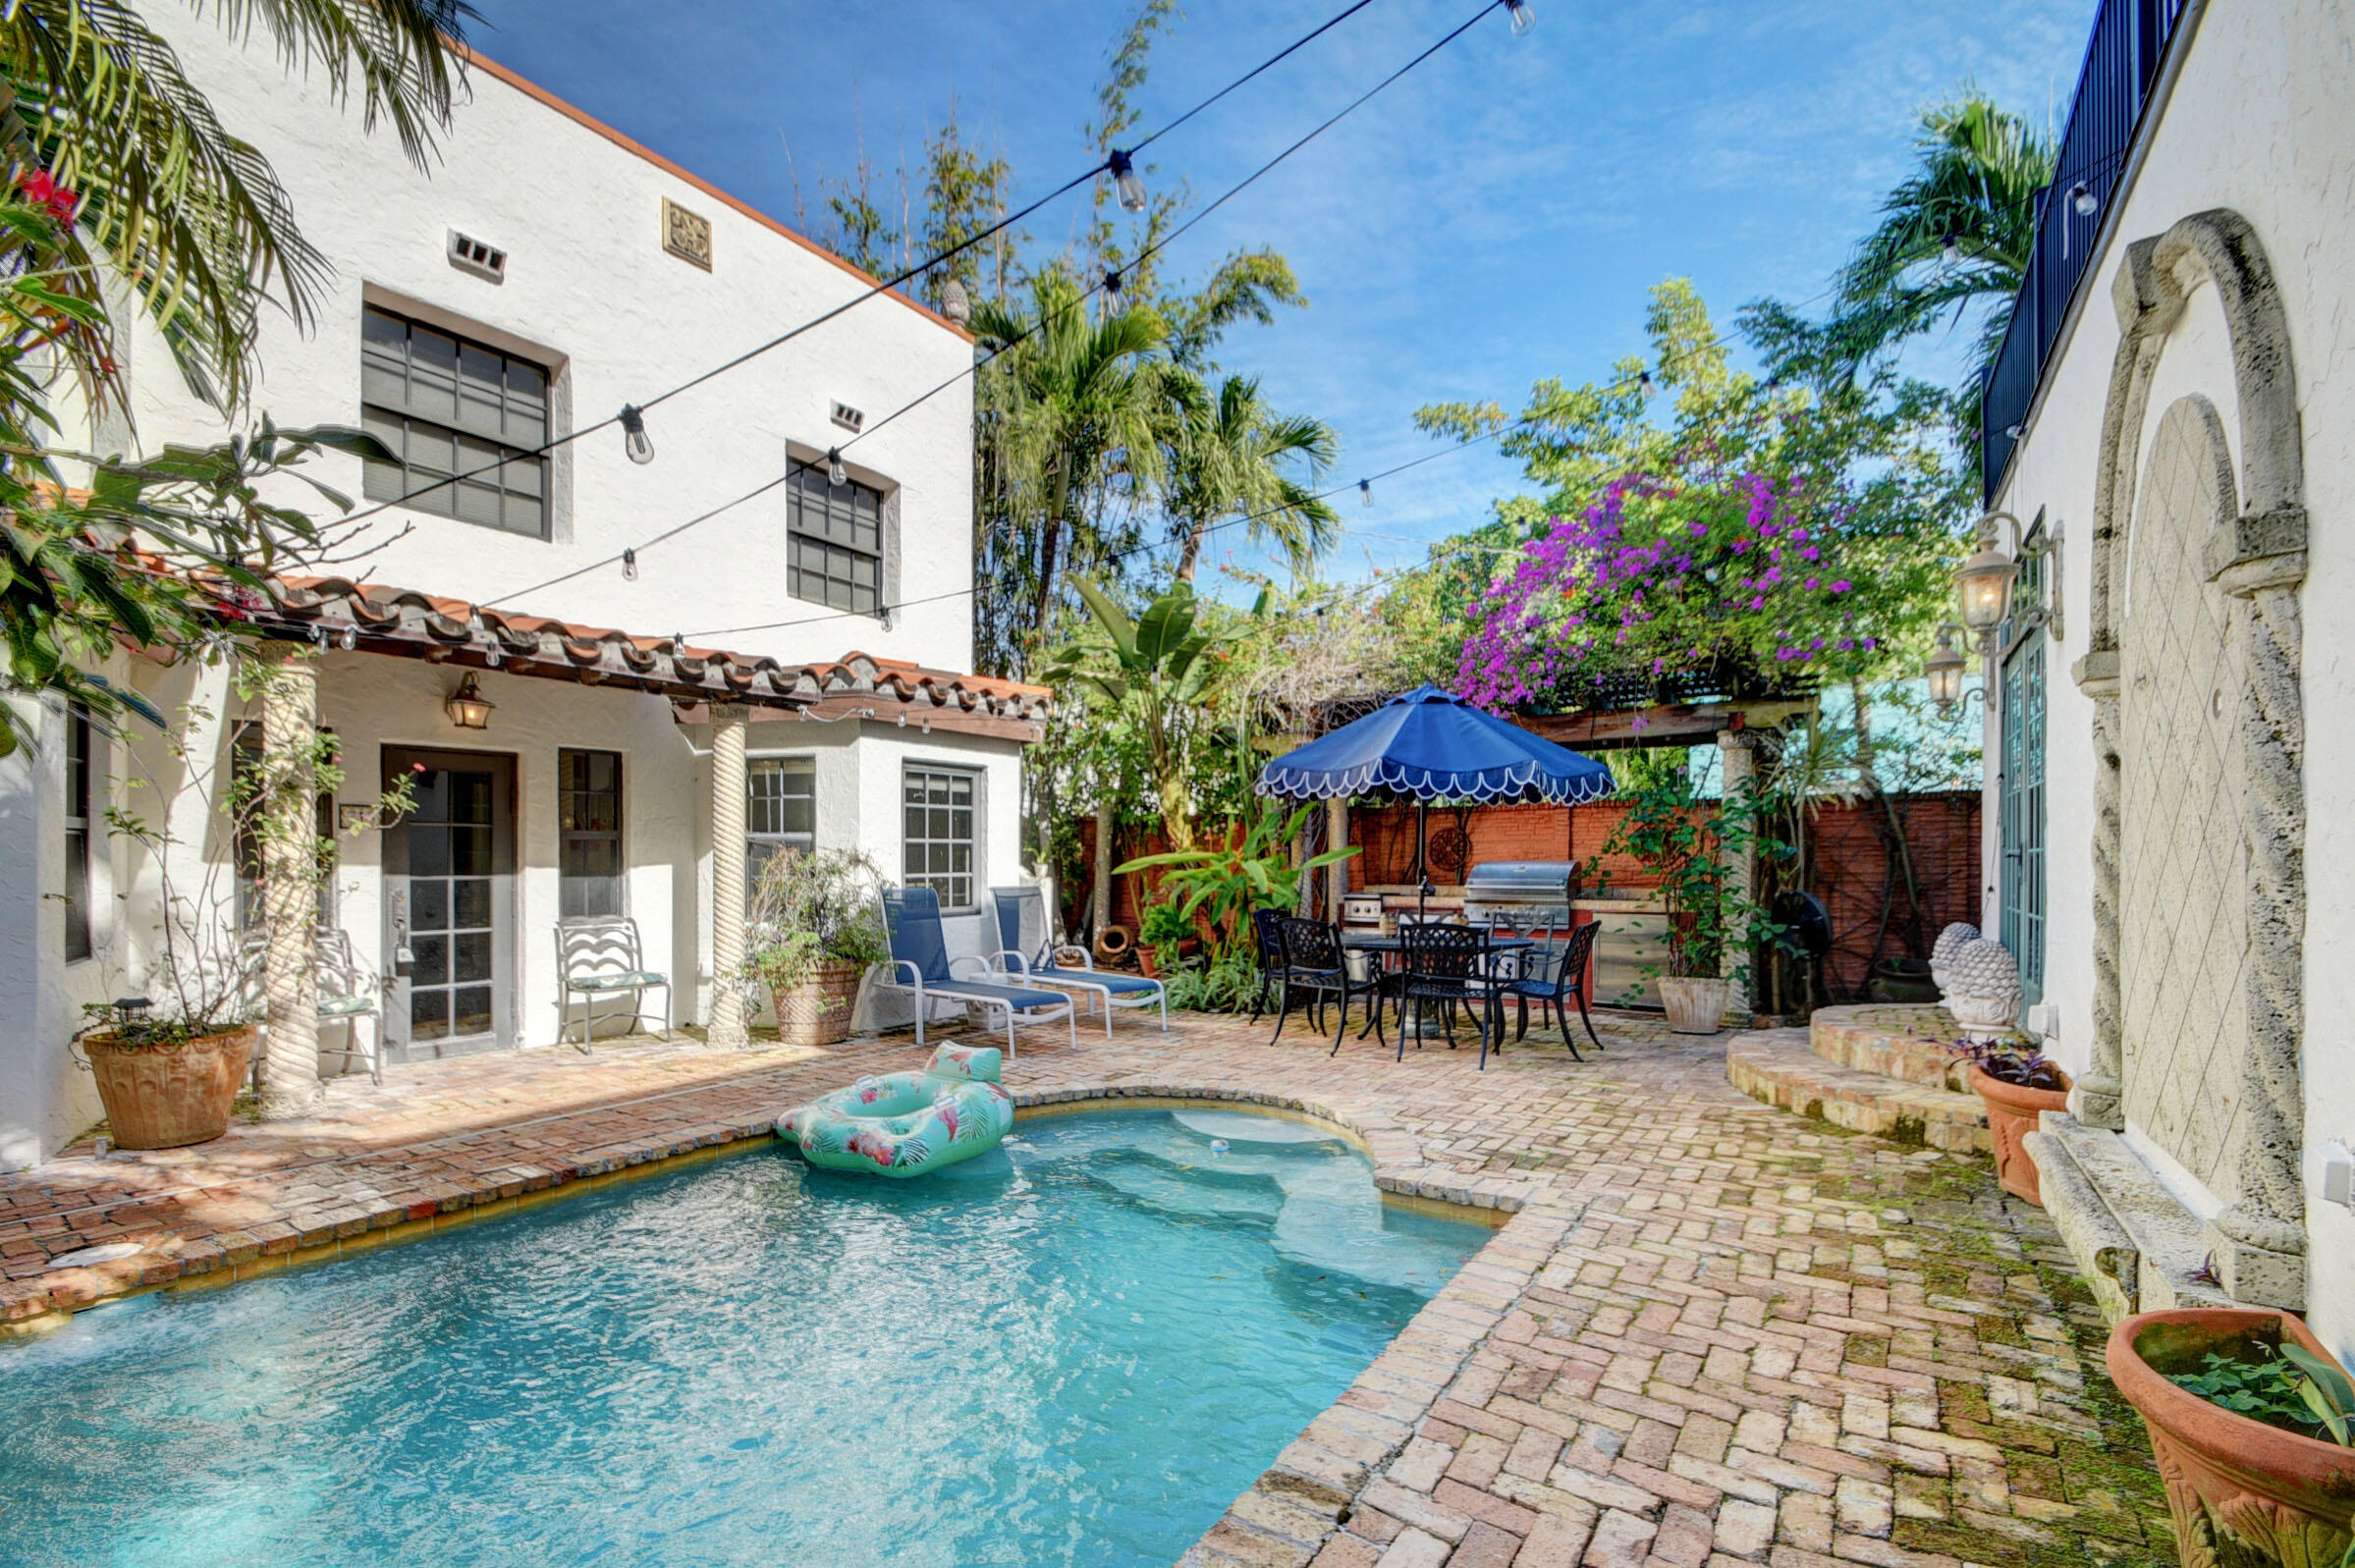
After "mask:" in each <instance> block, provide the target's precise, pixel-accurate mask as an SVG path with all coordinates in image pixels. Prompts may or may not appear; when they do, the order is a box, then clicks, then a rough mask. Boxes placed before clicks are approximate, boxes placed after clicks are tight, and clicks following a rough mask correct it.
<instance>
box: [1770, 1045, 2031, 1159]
mask: <svg viewBox="0 0 2355 1568" xmlns="http://www.w3.org/2000/svg"><path fill="white" fill-rule="evenodd" d="M1859 1010H1864V1009H1859ZM1818 1016H1819V1017H1821V1016H1822V1015H1821V1014H1818ZM1809 1035H1810V1031H1808V1030H1805V1029H1760V1030H1756V1031H1754V1032H1751V1033H1748V1034H1739V1035H1735V1036H1734V1037H1733V1038H1732V1039H1731V1040H1730V1041H1728V1042H1727V1043H1726V1046H1725V1076H1726V1077H1727V1078H1728V1079H1730V1080H1731V1081H1732V1084H1733V1087H1734V1088H1736V1089H1739V1090H1740V1091H1741V1092H1742V1093H1743V1094H1746V1095H1748V1096H1749V1097H1750V1098H1751V1099H1753V1100H1757V1101H1762V1102H1764V1103H1765V1104H1767V1105H1770V1106H1777V1107H1780V1108H1782V1109H1784V1110H1795V1111H1797V1112H1798V1113H1799V1114H1800V1115H1803V1116H1813V1117H1815V1118H1816V1119H1817V1120H1819V1121H1828V1122H1830V1123H1831V1124H1832V1125H1833V1126H1835V1127H1845V1128H1847V1129H1848V1130H1849V1131H1851V1132H1871V1133H1878V1134H1880V1135H1881V1136H1882V1137H1884V1138H1893V1139H1895V1140H1896V1141H1897V1142H1899V1143H1913V1144H1926V1145H1928V1146H1929V1147H1930V1148H1932V1149H1945V1150H1949V1151H1952V1152H1955V1153H1966V1152H1970V1151H1978V1152H1980V1153H1989V1152H1992V1151H1993V1150H1994V1148H1995V1143H1994V1140H1993V1139H1992V1138H1991V1136H1990V1135H1989V1133H1988V1130H1987V1107H1986V1106H1985V1104H1983V1103H1982V1102H1981V1101H1980V1099H1979V1097H1978V1096H1977V1095H1975V1094H1957V1093H1954V1092H1953V1091H1951V1090H1946V1089H1938V1088H1932V1087H1929V1086H1927V1085H1923V1084H1919V1083H1906V1082H1903V1081H1900V1080H1898V1079H1895V1078H1891V1077H1889V1076H1886V1075H1885V1074H1882V1073H1877V1072H1865V1071H1860V1070H1858V1069H1857V1068H1854V1067H1849V1066H1844V1065H1842V1064H1841V1063H1839V1062H1836V1061H1831V1060H1827V1059H1826V1058H1825V1057H1823V1056H1820V1055H1818V1054H1816V1053H1815V1051H1814V1050H1812V1049H1811V1041H1810V1038H1809Z"/></svg>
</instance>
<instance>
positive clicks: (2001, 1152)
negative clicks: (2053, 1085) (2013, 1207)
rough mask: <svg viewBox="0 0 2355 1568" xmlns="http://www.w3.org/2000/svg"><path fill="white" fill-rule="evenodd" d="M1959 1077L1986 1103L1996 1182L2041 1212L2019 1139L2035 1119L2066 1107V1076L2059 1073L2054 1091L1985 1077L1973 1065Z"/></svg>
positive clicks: (2038, 1190) (2040, 1193) (2031, 1167)
mask: <svg viewBox="0 0 2355 1568" xmlns="http://www.w3.org/2000/svg"><path fill="white" fill-rule="evenodd" d="M1963 1076H1964V1077H1965V1078H1966V1079H1967V1080H1968V1081H1969V1083H1970V1086H1971V1087H1972V1088H1973V1089H1976V1090H1978V1091H1979V1098H1980V1099H1982V1100H1984V1101H1986V1102H1987V1128H1988V1131H1989V1132H1991V1133H1993V1134H1994V1135H1995V1144H1996V1179H1997V1180H1998V1181H1999V1182H2001V1183H2002V1184H2003V1190H2004V1191H2005V1192H2007V1193H2010V1194H2011V1195H2012V1196H2013V1197H2014V1198H2025V1199H2027V1200H2028V1201H2029V1202H2030V1203H2032V1204H2034V1205H2036V1207H2037V1208H2039V1209H2042V1208H2043V1207H2044V1206H2045V1197H2044V1189H2043V1188H2042V1187H2040V1186H2039V1185H2038V1184H2037V1179H2036V1162H2035V1161H2033V1160H2031V1159H2029V1158H2028V1151H2027V1150H2026V1149H2025V1148H2023V1147H2022V1146H2021V1144H2020V1140H2021V1139H2022V1138H2024V1137H2026V1136H2027V1135H2028V1134H2030V1133H2032V1132H2034V1131H2035V1130H2036V1118H2037V1117H2039V1116H2041V1115H2043V1114H2044V1113H2045V1112H2046V1111H2048V1110H2066V1109H2068V1108H2069V1091H2068V1082H2067V1079H2068V1074H2066V1073H2062V1074H2061V1080H2062V1082H2061V1087H2059V1088H2058V1089H2023V1088H2021V1087H2020V1086H2019V1085H2018V1084H2015V1083H2005V1082H2004V1081H2003V1080H2002V1079H2000V1078H1991V1077H1989V1076H1988V1075H1987V1074H1986V1073H1984V1072H1981V1071H1980V1070H1979V1067H1978V1064H1977V1063H1976V1062H1974V1063H1972V1064H1971V1065H1970V1067H1969V1070H1968V1071H1967V1072H1965V1073H1964V1075H1963Z"/></svg>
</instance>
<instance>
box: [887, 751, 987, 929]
mask: <svg viewBox="0 0 2355 1568" xmlns="http://www.w3.org/2000/svg"><path fill="white" fill-rule="evenodd" d="M974 783H975V781H974V776H973V775H972V774H969V773H955V772H950V771H948V770H946V769H934V768H910V769H908V770H907V773H906V780H905V787H904V791H903V798H904V802H905V815H906V840H905V847H904V852H903V859H902V865H903V868H904V871H903V876H902V879H901V880H902V881H903V882H904V883H905V884H906V885H907V886H908V887H910V888H930V889H931V890H932V891H933V892H937V893H939V894H940V900H941V907H942V908H944V909H970V908H972V907H973V796H974V793H975V789H974Z"/></svg>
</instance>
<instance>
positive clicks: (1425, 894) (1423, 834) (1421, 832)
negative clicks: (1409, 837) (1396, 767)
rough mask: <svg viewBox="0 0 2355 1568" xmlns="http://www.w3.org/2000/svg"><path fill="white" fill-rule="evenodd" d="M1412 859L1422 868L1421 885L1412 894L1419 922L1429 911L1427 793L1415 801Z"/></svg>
mask: <svg viewBox="0 0 2355 1568" xmlns="http://www.w3.org/2000/svg"><path fill="white" fill-rule="evenodd" d="M1414 859H1415V864H1416V865H1418V866H1420V867H1422V870H1423V885H1422V886H1421V887H1420V888H1418V889H1416V890H1415V896H1414V917H1415V919H1416V920H1417V921H1418V922H1420V921H1422V920H1425V919H1428V918H1429V916H1430V913H1431V910H1430V904H1431V892H1432V889H1431V797H1430V796H1428V795H1425V796H1423V797H1422V798H1421V799H1419V800H1417V801H1416V802H1415V807H1414Z"/></svg>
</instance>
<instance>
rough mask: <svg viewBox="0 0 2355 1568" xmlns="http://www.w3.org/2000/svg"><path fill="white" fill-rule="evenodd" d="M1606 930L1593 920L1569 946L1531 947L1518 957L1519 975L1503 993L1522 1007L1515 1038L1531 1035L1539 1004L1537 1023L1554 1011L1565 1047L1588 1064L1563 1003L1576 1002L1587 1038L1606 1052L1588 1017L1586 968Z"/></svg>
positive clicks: (1577, 932) (1572, 935)
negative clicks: (1531, 1007) (1599, 936)
mask: <svg viewBox="0 0 2355 1568" xmlns="http://www.w3.org/2000/svg"><path fill="white" fill-rule="evenodd" d="M1602 929H1603V924H1602V922H1601V921H1599V920H1590V921H1588V922H1587V923H1586V924H1585V925H1583V926H1580V927H1578V928H1577V929H1576V930H1574V931H1572V932H1571V933H1570V935H1569V938H1568V940H1567V941H1565V942H1561V943H1554V942H1548V943H1544V944H1542V945H1540V946H1535V947H1530V948H1528V949H1526V950H1524V951H1522V952H1521V953H1519V954H1518V955H1517V956H1518V957H1519V960H1520V962H1519V965H1518V970H1519V972H1518V973H1517V974H1515V975H1514V976H1513V977H1512V978H1511V979H1509V980H1507V981H1506V983H1505V985H1504V987H1503V990H1504V993H1505V995H1506V996H1508V997H1510V998H1512V999H1513V1000H1514V1001H1516V1002H1517V1003H1518V1004H1519V1011H1520V1016H1519V1017H1518V1019H1517V1020H1516V1021H1515V1022H1514V1024H1513V1031H1512V1038H1513V1039H1514V1040H1516V1041H1517V1040H1520V1039H1522V1038H1523V1037H1525V1036H1526V1035H1527V1034H1528V1033H1529V1003H1530V1002H1532V1001H1534V1002H1536V1003H1537V1020H1538V1023H1539V1024H1540V1025H1543V1024H1544V1023H1545V1021H1546V1009H1547V1008H1548V1007H1551V1008H1553V1009H1554V1020H1555V1022H1556V1023H1557V1024H1559V1025H1560V1026H1561V1043H1562V1044H1563V1045H1565V1046H1567V1047H1569V1048H1570V1055H1571V1057H1572V1058H1573V1059H1575V1060H1578V1061H1584V1060H1585V1059H1586V1058H1585V1057H1584V1056H1582V1055H1580V1054H1578V1043H1577V1042H1576V1041H1574V1040H1572V1039H1571V1038H1570V1015H1569V1013H1568V1012H1567V1011H1566V1010H1565V1009H1564V1008H1563V1006H1562V1002H1563V1001H1564V1000H1570V999H1575V1000H1576V1001H1577V1003H1578V1021H1579V1022H1580V1023H1582V1024H1584V1025H1585V1026H1586V1038H1587V1039H1589V1040H1591V1041H1593V1042H1594V1044H1595V1049H1596V1050H1597V1051H1601V1050H1602V1049H1603V1037H1602V1036H1600V1035H1598V1034H1596V1033H1595V1021H1594V1019H1593V1018H1592V1017H1591V1016H1590V1015H1589V1014H1588V1012H1587V1010H1586V1008H1587V999H1586V990H1587V987H1586V964H1587V960H1588V959H1589V958H1590V957H1592V956H1593V955H1594V950H1595V936H1596V933H1598V932H1600V931H1601V930H1602Z"/></svg>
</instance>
